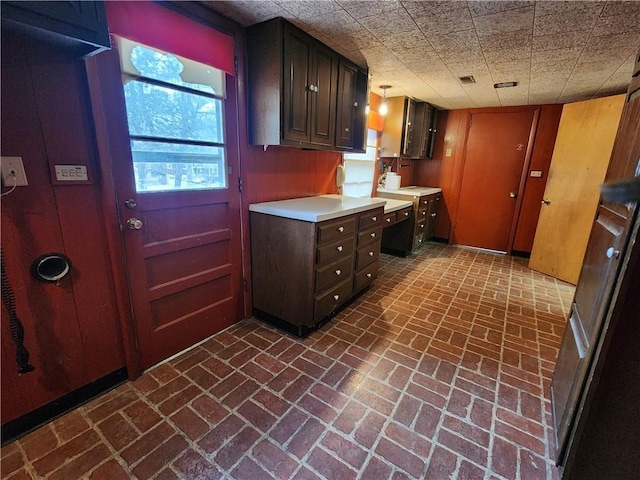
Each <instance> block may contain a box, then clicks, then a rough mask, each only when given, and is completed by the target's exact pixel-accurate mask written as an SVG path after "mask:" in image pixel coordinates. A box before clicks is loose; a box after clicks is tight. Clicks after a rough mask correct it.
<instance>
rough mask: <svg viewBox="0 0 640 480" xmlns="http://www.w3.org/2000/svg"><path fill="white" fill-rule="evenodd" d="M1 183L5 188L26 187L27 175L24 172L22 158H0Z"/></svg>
mask: <svg viewBox="0 0 640 480" xmlns="http://www.w3.org/2000/svg"><path fill="white" fill-rule="evenodd" d="M0 167H1V168H2V183H3V185H4V186H5V187H13V186H14V185H15V186H16V187H26V186H27V185H29V183H28V182H27V174H26V173H25V172H24V165H23V164H22V157H0Z"/></svg>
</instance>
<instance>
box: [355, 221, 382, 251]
mask: <svg viewBox="0 0 640 480" xmlns="http://www.w3.org/2000/svg"><path fill="white" fill-rule="evenodd" d="M381 236H382V225H380V226H378V227H375V228H372V229H370V230H366V231H364V232H360V233H359V234H358V247H362V246H363V245H367V244H368V243H370V242H374V241H376V240H378V239H379V238H380V237H381Z"/></svg>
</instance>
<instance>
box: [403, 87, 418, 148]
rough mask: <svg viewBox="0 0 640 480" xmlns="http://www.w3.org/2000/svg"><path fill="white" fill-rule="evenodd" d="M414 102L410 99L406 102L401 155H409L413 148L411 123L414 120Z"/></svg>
mask: <svg viewBox="0 0 640 480" xmlns="http://www.w3.org/2000/svg"><path fill="white" fill-rule="evenodd" d="M415 105H416V104H415V102H414V101H413V100H411V99H410V98H407V101H406V107H405V112H406V117H405V123H404V143H403V145H402V153H403V155H410V154H411V148H412V146H413V122H414V118H415Z"/></svg>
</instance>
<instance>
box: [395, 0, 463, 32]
mask: <svg viewBox="0 0 640 480" xmlns="http://www.w3.org/2000/svg"><path fill="white" fill-rule="evenodd" d="M403 5H404V7H405V8H406V10H407V12H409V15H411V17H412V18H413V20H414V21H415V23H416V25H418V27H420V29H421V30H422V31H424V32H429V33H434V34H439V35H442V34H446V33H453V32H459V31H461V30H469V29H472V28H473V21H472V19H471V14H470V13H469V9H468V8H467V5H466V3H464V2H403Z"/></svg>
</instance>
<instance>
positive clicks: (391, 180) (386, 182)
mask: <svg viewBox="0 0 640 480" xmlns="http://www.w3.org/2000/svg"><path fill="white" fill-rule="evenodd" d="M401 181H402V177H401V176H400V175H398V174H397V173H395V172H385V173H383V174H382V175H380V178H379V179H378V190H379V189H381V188H383V189H386V190H398V189H399V188H400V182H401Z"/></svg>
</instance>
